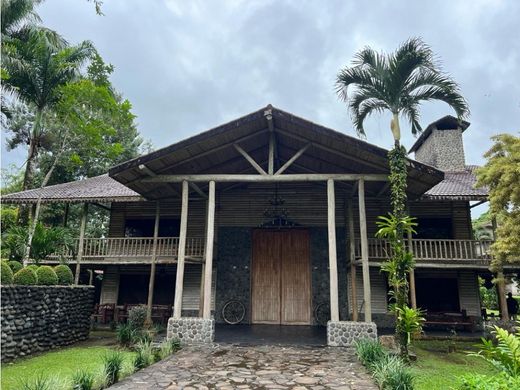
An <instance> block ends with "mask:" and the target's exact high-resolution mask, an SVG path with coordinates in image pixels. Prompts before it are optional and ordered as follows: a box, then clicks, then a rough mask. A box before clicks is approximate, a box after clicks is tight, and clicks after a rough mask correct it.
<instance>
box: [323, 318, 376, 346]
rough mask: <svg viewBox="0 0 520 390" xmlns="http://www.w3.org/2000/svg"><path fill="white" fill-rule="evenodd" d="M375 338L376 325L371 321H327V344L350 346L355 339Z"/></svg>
mask: <svg viewBox="0 0 520 390" xmlns="http://www.w3.org/2000/svg"><path fill="white" fill-rule="evenodd" d="M366 338H370V339H374V340H376V339H377V327H376V324H374V323H373V322H353V321H338V322H335V321H329V322H328V323H327V345H329V346H331V347H351V346H353V345H354V342H355V341H356V340H360V339H366Z"/></svg>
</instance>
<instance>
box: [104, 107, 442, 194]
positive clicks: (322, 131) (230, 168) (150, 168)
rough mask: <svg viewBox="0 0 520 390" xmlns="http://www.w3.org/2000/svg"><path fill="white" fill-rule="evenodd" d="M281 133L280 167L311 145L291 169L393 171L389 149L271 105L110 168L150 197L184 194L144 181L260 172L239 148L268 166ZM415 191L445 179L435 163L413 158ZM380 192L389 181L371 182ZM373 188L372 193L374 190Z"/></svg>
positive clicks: (412, 188) (112, 173)
mask: <svg viewBox="0 0 520 390" xmlns="http://www.w3.org/2000/svg"><path fill="white" fill-rule="evenodd" d="M270 130H272V131H273V132H274V134H275V136H276V144H277V148H276V150H277V157H278V160H279V165H281V164H283V163H285V162H286V161H287V160H289V159H290V158H291V157H292V156H293V155H294V154H295V153H296V152H297V151H298V150H299V149H300V148H302V147H304V146H306V145H307V144H310V147H309V149H308V150H307V151H306V152H305V153H304V154H303V155H302V156H301V157H300V158H299V159H298V160H297V162H296V163H294V164H293V165H292V166H291V167H290V168H289V169H288V170H287V171H286V173H313V172H318V173H379V174H388V173H389V170H388V159H387V153H388V151H387V150H386V149H383V148H380V147H378V146H376V145H373V144H370V143H368V142H365V141H363V140H360V139H358V138H355V137H352V136H348V135H346V134H344V133H340V132H338V131H335V130H332V129H329V128H327V127H324V126H321V125H318V124H316V123H313V122H311V121H309V120H306V119H303V118H301V117H298V116H296V115H293V114H291V113H288V112H285V111H282V110H280V109H278V108H275V107H273V106H271V105H268V106H266V107H264V108H261V109H259V110H257V111H255V112H252V113H250V114H248V115H245V116H243V117H241V118H238V119H235V120H233V121H231V122H228V123H225V124H223V125H220V126H217V127H215V128H213V129H210V130H207V131H204V132H202V133H199V134H197V135H195V136H193V137H190V138H187V139H185V140H182V141H180V142H177V143H175V144H172V145H170V146H167V147H165V148H162V149H159V150H157V151H154V152H152V153H149V154H147V155H144V156H141V157H138V158H136V159H133V160H130V161H127V162H125V163H123V164H120V165H118V166H115V167H113V168H111V169H110V171H109V175H110V176H111V177H112V178H114V179H115V180H117V181H119V182H121V183H122V184H124V185H126V186H128V187H130V188H132V189H133V190H134V191H136V192H138V193H140V194H141V195H143V196H144V197H146V198H149V199H160V198H163V197H164V198H166V197H169V196H174V195H178V193H179V192H180V185H179V184H172V183H149V182H143V180H144V179H146V178H148V177H149V175H150V173H152V174H153V175H155V174H185V175H187V174H201V173H206V174H210V173H211V174H233V173H256V172H255V171H254V169H253V168H252V167H251V165H250V164H249V163H248V162H247V161H246V160H245V159H244V158H243V156H241V155H240V154H239V153H238V152H237V150H236V149H235V147H234V144H240V147H241V148H242V149H244V150H245V151H246V152H247V153H248V154H250V155H251V157H253V159H254V160H256V161H257V163H258V164H259V165H261V166H264V167H265V166H266V164H267V152H266V151H267V150H268V145H269V133H270ZM408 177H409V184H410V185H409V190H410V193H411V195H412V196H415V197H417V196H420V195H422V194H423V193H424V192H426V191H427V190H428V189H430V188H431V187H433V186H434V185H436V184H437V183H439V182H440V181H441V180H442V179H443V178H444V173H443V172H442V171H440V170H438V169H436V168H434V167H431V166H429V165H426V164H422V163H419V162H417V161H414V160H412V159H409V160H408ZM369 185H370V186H372V187H373V188H372V189H373V192H374V193H378V191H379V190H378V189H377V188H376V187H377V186H380V187H381V186H384V183H370V184H369ZM367 191H370V189H368V190H367Z"/></svg>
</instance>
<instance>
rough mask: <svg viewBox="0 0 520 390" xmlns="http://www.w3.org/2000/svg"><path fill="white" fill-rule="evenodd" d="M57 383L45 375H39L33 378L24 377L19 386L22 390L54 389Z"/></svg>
mask: <svg viewBox="0 0 520 390" xmlns="http://www.w3.org/2000/svg"><path fill="white" fill-rule="evenodd" d="M55 385H56V384H55V383H53V381H51V379H50V378H49V377H47V376H44V375H38V376H37V377H36V378H33V379H22V381H21V383H20V385H19V388H20V390H54V389H55V388H56V387H55Z"/></svg>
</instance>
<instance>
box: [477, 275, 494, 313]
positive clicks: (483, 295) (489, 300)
mask: <svg viewBox="0 0 520 390" xmlns="http://www.w3.org/2000/svg"><path fill="white" fill-rule="evenodd" d="M478 282H479V292H480V302H481V303H482V306H483V307H484V308H486V309H491V310H498V296H497V290H496V288H494V287H491V288H487V287H486V281H485V280H484V279H483V278H481V277H479V278H478Z"/></svg>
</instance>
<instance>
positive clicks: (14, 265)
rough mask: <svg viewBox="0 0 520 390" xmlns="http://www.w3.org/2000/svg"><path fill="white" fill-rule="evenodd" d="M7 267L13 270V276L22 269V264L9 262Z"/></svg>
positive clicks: (14, 261)
mask: <svg viewBox="0 0 520 390" xmlns="http://www.w3.org/2000/svg"><path fill="white" fill-rule="evenodd" d="M9 267H11V269H12V270H13V273H14V274H15V273H17V272H18V271H20V270H21V269H22V268H23V264H22V263H20V262H19V261H16V260H11V261H10V262H9Z"/></svg>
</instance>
